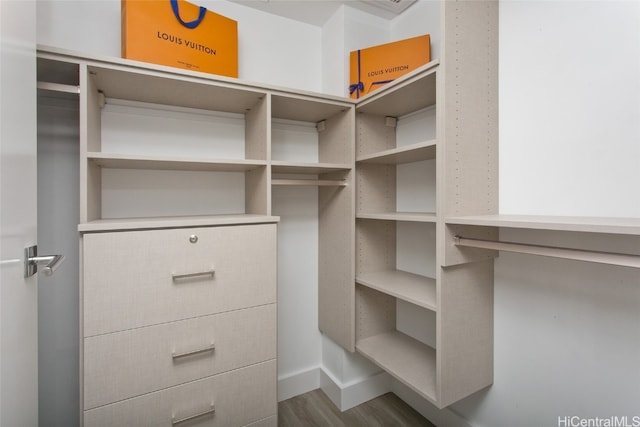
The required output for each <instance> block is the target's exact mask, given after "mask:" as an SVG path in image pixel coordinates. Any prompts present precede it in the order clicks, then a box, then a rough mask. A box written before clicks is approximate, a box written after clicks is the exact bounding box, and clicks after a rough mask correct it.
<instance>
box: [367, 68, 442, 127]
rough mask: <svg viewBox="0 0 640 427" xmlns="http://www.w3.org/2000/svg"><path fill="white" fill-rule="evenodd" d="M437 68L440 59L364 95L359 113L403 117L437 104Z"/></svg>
mask: <svg viewBox="0 0 640 427" xmlns="http://www.w3.org/2000/svg"><path fill="white" fill-rule="evenodd" d="M437 69H438V61H437V60H436V61H431V62H429V63H428V64H425V65H423V66H422V67H420V68H418V69H416V70H414V71H412V72H410V73H407V74H405V75H404V76H402V77H400V78H399V79H396V80H395V81H394V82H393V85H386V86H383V87H382V88H380V89H378V90H376V91H375V92H372V93H370V94H367V95H365V96H364V97H362V98H360V101H359V105H358V112H361V113H367V114H374V115H381V116H391V117H400V116H404V115H405V114H408V113H412V112H414V111H418V110H421V109H423V108H426V107H430V106H432V105H435V103H436V71H437ZM429 72H430V74H429ZM425 74H429V75H427V76H425Z"/></svg>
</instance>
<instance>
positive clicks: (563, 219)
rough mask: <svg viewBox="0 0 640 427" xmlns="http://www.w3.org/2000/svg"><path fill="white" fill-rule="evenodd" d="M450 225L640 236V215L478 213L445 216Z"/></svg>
mask: <svg viewBox="0 0 640 427" xmlns="http://www.w3.org/2000/svg"><path fill="white" fill-rule="evenodd" d="M446 223H447V224H451V225H477V226H485V227H505V228H522V229H532V230H554V231H578V232H587V233H605V234H626V235H633V236H640V218H611V217H580V216H544V215H475V216H457V217H449V218H446Z"/></svg>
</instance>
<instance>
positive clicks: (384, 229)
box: [355, 2, 498, 407]
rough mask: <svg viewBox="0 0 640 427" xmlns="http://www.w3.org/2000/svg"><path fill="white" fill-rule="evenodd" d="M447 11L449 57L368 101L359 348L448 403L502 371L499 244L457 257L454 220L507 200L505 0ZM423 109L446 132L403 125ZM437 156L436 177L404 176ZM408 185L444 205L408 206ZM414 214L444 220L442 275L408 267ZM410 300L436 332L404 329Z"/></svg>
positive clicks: (437, 251) (443, 42) (360, 218)
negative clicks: (502, 103) (403, 130)
mask: <svg viewBox="0 0 640 427" xmlns="http://www.w3.org/2000/svg"><path fill="white" fill-rule="evenodd" d="M439 14H440V27H439V28H438V29H434V31H437V32H438V33H439V38H435V40H438V39H439V40H440V46H439V52H440V57H439V58H437V60H436V61H433V62H432V63H430V64H427V65H426V66H424V67H423V68H422V69H420V70H417V71H415V72H412V73H410V74H408V75H406V76H404V77H402V78H400V79H398V80H396V81H394V82H392V83H390V84H388V85H387V86H385V87H383V88H381V89H380V90H378V91H377V92H374V93H373V94H370V95H367V96H366V97H364V98H363V99H361V100H360V101H359V102H358V104H357V105H356V128H357V133H356V151H357V155H356V188H357V195H356V200H357V203H356V210H357V213H356V218H357V224H356V285H355V288H356V307H355V316H356V339H355V348H356V350H357V351H358V352H360V353H361V354H363V355H365V356H366V357H367V358H369V359H370V360H372V361H373V362H374V363H376V364H378V365H379V366H380V367H382V368H383V369H384V370H386V371H387V372H389V373H390V374H391V375H392V376H394V377H395V378H396V379H397V380H399V381H400V382H402V383H404V384H405V385H406V386H408V387H409V388H411V389H412V390H414V391H415V392H416V393H418V394H419V395H420V396H422V397H423V398H425V399H427V400H429V401H430V402H432V403H433V404H435V405H436V406H438V407H445V406H447V405H450V404H451V403H454V402H456V401H458V400H460V399H462V398H464V397H466V396H468V395H470V394H471V393H473V392H475V391H478V390H480V389H482V388H484V387H486V386H488V385H490V384H491V383H492V381H493V261H492V256H493V253H490V254H489V255H488V256H487V252H486V251H484V252H482V254H481V255H478V256H470V257H460V256H456V255H455V254H454V253H453V252H454V251H453V250H451V249H450V248H454V237H455V236H450V235H449V234H448V233H447V228H446V223H445V218H446V217H447V216H452V215H478V214H493V213H496V212H497V208H498V204H497V149H498V143H497V16H498V14H497V2H440V3H439ZM421 111H431V113H428V114H427V116H429V115H430V114H432V113H433V112H435V120H433V126H435V130H432V131H430V132H425V135H424V137H423V138H417V139H414V140H413V141H411V143H409V144H407V145H405V142H404V141H401V139H402V138H400V135H399V129H397V126H398V125H399V124H400V123H401V122H402V120H403V119H404V118H405V117H409V116H411V115H412V114H419V113H420V112H421ZM425 120H427V119H425ZM432 163H435V173H432V174H431V175H430V176H429V177H427V179H420V180H418V182H417V183H416V182H415V180H414V181H411V180H409V181H407V179H406V177H404V178H401V175H400V171H401V170H402V168H405V167H407V165H412V164H415V165H424V166H419V168H433V165H431V164H432ZM409 167H411V166H409ZM431 181H435V182H431ZM407 183H409V186H410V187H412V189H409V191H418V192H419V191H427V192H430V193H435V194H432V195H431V196H430V197H431V199H433V200H434V203H433V208H432V209H429V208H427V209H425V208H419V209H411V210H410V211H409V212H407V211H406V210H405V209H404V208H403V207H402V206H401V203H400V200H399V195H400V194H401V193H402V192H404V191H406V190H405V189H403V188H402V186H406V185H407ZM421 187H423V190H420V188H421ZM406 197H407V196H406V195H405V196H403V198H406ZM418 197H423V196H418ZM406 223H411V224H423V225H424V226H425V227H432V228H427V232H424V234H423V235H422V234H421V236H424V237H423V238H424V239H428V240H430V242H429V245H430V247H432V248H433V255H434V256H433V257H431V256H429V257H426V256H425V257H424V259H423V263H424V264H429V265H430V266H429V267H428V268H426V270H427V271H431V272H432V273H429V274H424V273H422V272H420V274H416V272H410V271H405V270H403V268H402V267H400V264H401V263H403V261H402V259H401V255H400V252H399V248H400V245H401V242H400V240H399V236H400V230H401V228H400V226H401V225H402V224H406ZM430 230H433V231H430ZM473 233H474V235H477V234H481V235H483V236H487V235H491V231H487V230H485V229H481V230H480V231H478V230H477V229H474V231H473ZM429 255H431V254H430V253H429ZM431 258H434V259H431ZM407 303H410V304H413V305H415V306H418V307H419V308H420V309H422V310H427V311H429V312H432V313H435V316H433V317H435V326H433V325H431V326H430V325H424V326H425V327H428V328H434V329H435V340H433V341H434V342H427V341H426V340H424V339H418V338H416V337H414V336H412V334H411V333H405V331H403V330H402V327H401V325H400V323H399V320H398V319H399V318H398V313H397V307H398V309H399V307H400V305H401V304H407Z"/></svg>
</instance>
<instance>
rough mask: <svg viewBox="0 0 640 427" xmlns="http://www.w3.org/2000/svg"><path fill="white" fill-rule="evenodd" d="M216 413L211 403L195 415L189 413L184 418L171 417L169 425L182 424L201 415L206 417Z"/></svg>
mask: <svg viewBox="0 0 640 427" xmlns="http://www.w3.org/2000/svg"><path fill="white" fill-rule="evenodd" d="M215 413H216V409H215V408H214V406H213V403H212V404H211V408H210V409H208V410H206V411H204V412H200V413H198V414H195V415H191V416H189V417H185V418H176V417H171V425H172V426H177V425H180V424H184V423H186V422H187V421H192V420H195V419H196V418H202V417H207V416H211V415H213V414H215Z"/></svg>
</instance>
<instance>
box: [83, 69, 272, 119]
mask: <svg viewBox="0 0 640 427" xmlns="http://www.w3.org/2000/svg"><path fill="white" fill-rule="evenodd" d="M89 72H90V73H91V76H92V79H93V81H94V82H95V85H96V89H97V90H98V91H100V92H102V93H103V94H104V96H105V97H107V98H117V99H126V100H134V101H139V102H149V103H152V104H163V105H175V106H180V107H188V108H200V109H203V110H213V111H226V112H229V113H241V114H244V113H246V112H247V111H248V110H250V109H252V108H253V107H254V106H255V105H256V104H257V103H258V101H259V100H260V99H261V98H264V97H265V96H266V93H265V92H261V91H254V90H251V89H248V88H241V87H238V86H237V85H233V84H230V83H224V82H221V81H214V80H212V79H210V78H201V77H196V75H195V74H194V75H191V76H186V75H176V76H172V75H168V74H167V73H162V72H158V71H152V70H140V71H138V70H136V69H132V68H130V67H122V66H118V65H110V66H93V65H92V66H90V67H89Z"/></svg>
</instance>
